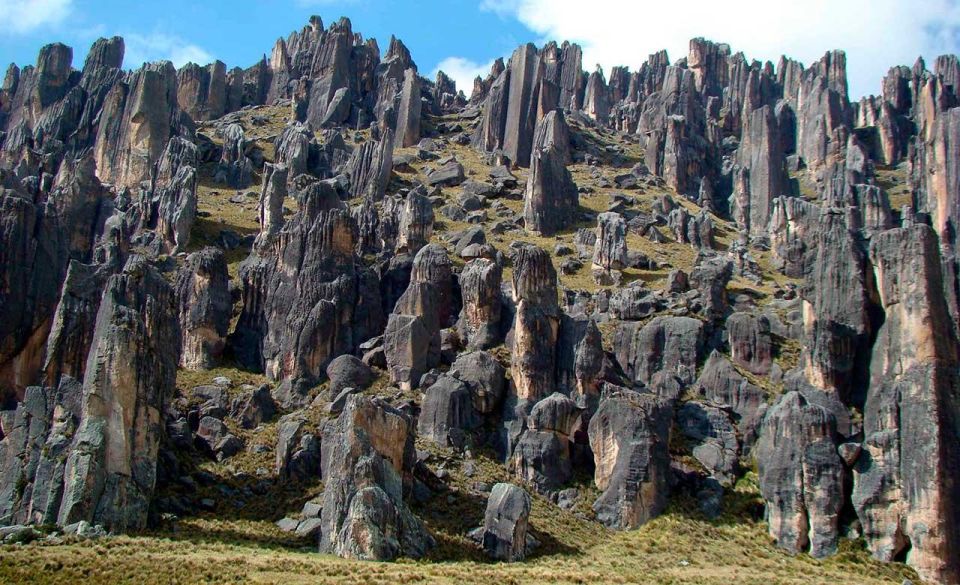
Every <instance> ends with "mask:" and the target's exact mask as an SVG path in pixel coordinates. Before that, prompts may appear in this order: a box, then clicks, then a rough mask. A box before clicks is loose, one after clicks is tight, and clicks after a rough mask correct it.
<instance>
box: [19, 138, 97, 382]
mask: <svg viewBox="0 0 960 585" xmlns="http://www.w3.org/2000/svg"><path fill="white" fill-rule="evenodd" d="M62 168H63V173H62V174H61V175H60V176H59V177H58V179H57V180H56V181H55V182H54V185H53V188H52V190H51V192H50V194H49V195H47V197H46V199H45V200H43V201H37V202H36V203H35V202H34V197H33V196H32V195H30V194H29V193H26V192H24V191H23V190H21V189H6V188H4V189H2V190H0V273H2V274H3V275H4V282H5V286H4V287H2V290H0V396H3V398H4V399H9V398H11V397H13V396H17V395H21V393H22V391H23V390H24V389H25V388H26V387H27V386H29V385H33V384H37V383H39V382H40V376H39V372H40V370H41V366H42V365H43V352H44V346H45V344H46V342H47V337H48V334H49V332H50V329H51V327H52V325H53V317H54V313H55V311H56V309H57V306H58V303H59V301H60V296H61V294H60V293H61V289H62V284H63V282H64V280H65V279H66V275H67V269H68V266H69V265H70V262H71V260H76V261H78V262H80V263H84V264H87V263H90V262H91V261H92V260H93V254H94V252H95V247H96V241H97V236H98V234H99V233H101V232H102V230H103V227H102V226H103V223H104V221H105V216H106V215H108V214H109V213H110V206H109V203H108V194H107V192H106V190H105V189H104V188H103V187H102V186H101V185H100V182H99V181H98V180H97V178H96V176H95V174H94V172H95V168H94V166H93V161H92V159H91V158H90V157H84V158H82V159H77V160H70V161H67V162H64V164H63V165H62ZM78 276H79V275H78ZM91 296H92V297H94V298H96V299H97V300H99V297H100V290H99V287H97V288H96V289H95V290H94V291H92V293H91ZM92 313H93V314H95V313H96V309H95V308H94V309H93V311H92ZM91 320H92V319H91ZM89 329H91V330H92V324H90V326H89ZM78 357H79V356H78ZM79 359H80V360H81V361H85V355H84V356H82V357H79Z"/></svg>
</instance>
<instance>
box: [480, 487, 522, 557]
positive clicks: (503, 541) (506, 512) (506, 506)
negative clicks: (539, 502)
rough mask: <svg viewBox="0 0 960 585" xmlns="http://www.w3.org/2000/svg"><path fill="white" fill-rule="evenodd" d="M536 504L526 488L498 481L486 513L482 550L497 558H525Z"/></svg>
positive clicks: (492, 491)
mask: <svg viewBox="0 0 960 585" xmlns="http://www.w3.org/2000/svg"><path fill="white" fill-rule="evenodd" d="M532 506H533V503H532V502H531V500H530V496H529V494H527V492H525V491H523V489H521V488H519V487H517V486H515V485H512V484H509V483H498V484H496V485H494V486H493V489H492V490H491V491H490V497H489V498H488V499H487V509H486V512H485V513H484V516H483V550H484V552H486V553H487V555H489V556H490V557H491V558H493V559H496V560H498V561H506V562H514V561H522V560H523V559H524V558H525V557H526V552H527V529H528V526H529V521H530V509H531V508H532Z"/></svg>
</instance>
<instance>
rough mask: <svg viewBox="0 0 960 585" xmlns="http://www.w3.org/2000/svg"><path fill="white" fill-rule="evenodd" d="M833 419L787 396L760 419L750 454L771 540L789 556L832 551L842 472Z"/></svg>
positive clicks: (818, 408) (812, 405) (804, 400)
mask: <svg viewBox="0 0 960 585" xmlns="http://www.w3.org/2000/svg"><path fill="white" fill-rule="evenodd" d="M837 437H838V435H837V421H836V419H835V418H834V416H833V414H832V413H831V412H830V411H829V410H828V409H826V408H824V407H822V406H820V405H818V404H815V403H813V402H810V401H808V400H807V398H805V397H804V396H803V395H801V394H800V393H799V392H790V393H788V394H786V395H785V396H783V397H782V398H781V399H780V401H779V402H777V404H776V405H774V406H773V407H772V408H771V409H770V410H769V412H768V413H767V416H766V417H765V419H764V421H763V427H762V428H761V430H760V438H759V440H758V441H757V446H756V449H755V454H756V458H757V466H758V470H759V474H760V491H761V493H762V494H763V499H764V500H765V501H766V502H767V522H768V523H769V529H770V536H771V537H773V538H774V539H775V540H776V541H777V544H778V545H779V546H780V547H782V548H785V549H787V550H789V551H791V552H795V553H799V552H805V551H809V552H810V554H811V555H812V556H815V557H823V556H827V555H830V554H833V553H834V552H836V549H837V540H838V538H839V526H838V521H839V516H840V510H841V508H842V507H843V497H844V496H843V485H844V476H845V473H846V472H845V469H844V466H843V461H842V460H841V459H840V456H839V455H838V454H837Z"/></svg>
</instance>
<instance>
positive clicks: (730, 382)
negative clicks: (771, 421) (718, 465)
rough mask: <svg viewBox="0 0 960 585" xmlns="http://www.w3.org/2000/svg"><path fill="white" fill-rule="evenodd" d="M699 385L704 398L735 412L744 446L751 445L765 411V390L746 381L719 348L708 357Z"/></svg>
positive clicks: (735, 419) (698, 380)
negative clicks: (718, 350)
mask: <svg viewBox="0 0 960 585" xmlns="http://www.w3.org/2000/svg"><path fill="white" fill-rule="evenodd" d="M696 386H697V388H698V390H699V392H700V394H702V395H703V397H704V398H706V399H707V400H709V401H710V402H712V403H713V404H717V405H720V406H723V407H729V408H730V409H731V410H732V411H733V413H734V415H735V418H734V422H735V423H736V424H737V428H738V429H739V431H740V438H741V439H742V442H743V445H744V446H745V447H748V446H750V445H752V444H753V442H754V440H755V439H756V436H757V432H758V430H759V427H760V422H761V421H762V420H763V415H764V414H765V413H766V395H765V394H764V392H763V390H761V389H760V388H758V387H757V386H754V385H753V384H751V383H750V382H749V381H747V379H746V378H744V377H743V376H742V375H740V373H739V372H737V370H736V369H735V368H734V367H733V364H731V363H730V360H728V359H726V358H725V357H724V356H723V355H721V354H720V353H719V352H717V351H714V352H713V353H711V354H710V357H709V358H707V361H706V363H705V364H704V365H703V370H702V371H701V372H700V377H699V378H698V379H697V383H696Z"/></svg>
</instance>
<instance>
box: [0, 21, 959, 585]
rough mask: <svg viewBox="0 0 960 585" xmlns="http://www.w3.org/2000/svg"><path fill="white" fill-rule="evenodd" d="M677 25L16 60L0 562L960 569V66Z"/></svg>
mask: <svg viewBox="0 0 960 585" xmlns="http://www.w3.org/2000/svg"><path fill="white" fill-rule="evenodd" d="M690 47H691V48H690V55H689V56H688V57H687V58H685V59H681V60H680V61H677V62H676V63H674V65H673V66H671V65H670V64H669V61H667V59H666V55H665V54H657V55H653V56H651V57H650V60H649V61H648V62H647V63H646V64H645V65H644V67H643V68H641V69H640V70H639V71H637V72H633V73H631V72H629V71H627V70H626V69H624V68H616V69H614V70H613V71H611V72H610V77H609V79H607V78H606V77H605V76H604V74H603V72H601V71H598V72H594V73H592V74H587V73H585V72H583V71H582V69H581V66H580V54H579V47H577V46H576V45H570V44H567V43H565V44H563V45H562V46H558V45H556V44H554V43H551V44H548V45H546V46H545V47H542V48H537V47H534V46H533V45H526V46H523V47H520V48H518V49H517V51H516V52H515V53H514V55H513V56H512V58H511V59H510V61H509V62H507V63H503V62H502V61H501V62H498V63H496V64H495V65H494V67H493V70H492V71H491V73H490V75H489V76H488V77H487V78H486V79H480V78H478V79H477V81H476V84H475V87H474V88H473V92H472V96H471V97H470V98H469V99H468V98H467V96H466V95H464V93H462V92H457V91H456V88H455V87H454V86H453V84H452V81H450V80H449V79H448V78H446V76H445V75H443V74H441V75H439V76H438V78H437V79H436V81H431V80H426V79H424V78H422V77H420V76H418V75H417V70H416V64H415V63H414V61H413V58H412V56H411V55H410V54H409V52H408V51H407V49H406V48H405V47H404V46H403V44H402V43H401V42H400V41H398V40H396V39H392V40H391V43H390V46H389V48H388V50H387V51H386V53H385V54H384V55H383V56H382V57H381V51H380V49H379V47H377V45H376V42H375V41H372V40H368V41H365V40H363V38H362V37H360V36H359V35H354V34H353V31H352V29H351V26H350V23H349V21H347V20H341V21H338V22H335V23H333V24H332V25H331V26H329V27H326V28H325V27H324V26H323V24H322V23H321V22H319V19H314V20H312V21H311V23H310V25H309V26H307V27H305V28H304V29H303V30H302V31H298V32H296V33H293V34H292V35H291V36H290V37H289V38H287V39H285V40H283V39H282V40H280V41H278V43H277V45H276V47H275V48H274V51H273V53H272V54H271V57H270V59H269V60H267V59H265V60H264V61H262V62H260V63H258V64H257V65H255V66H253V67H251V68H249V69H246V70H243V69H239V68H236V69H233V70H230V71H227V69H226V67H225V66H224V64H223V63H219V62H217V63H214V64H212V65H210V66H208V67H199V66H195V65H192V64H191V65H188V66H186V67H184V68H182V69H180V70H179V71H178V70H176V69H174V68H173V67H172V66H171V65H170V64H169V63H166V64H150V65H146V66H144V67H143V68H141V69H139V70H136V71H132V72H124V71H123V70H121V69H120V65H121V63H122V61H123V41H122V39H118V38H114V39H101V40H100V41H98V42H97V43H96V44H95V45H94V47H93V49H92V50H91V53H90V56H89V57H88V58H87V62H86V63H85V64H84V67H83V69H82V70H81V71H75V70H73V69H72V68H71V60H72V52H71V51H70V49H69V48H67V47H65V46H63V45H50V46H48V47H45V48H44V49H43V51H42V52H41V54H40V57H39V59H38V64H37V66H36V67H25V68H24V69H23V70H20V69H19V68H16V67H15V66H11V69H10V70H9V72H8V74H7V77H6V80H5V82H4V86H3V90H2V91H0V145H2V151H0V154H2V158H0V183H2V187H3V203H2V207H0V244H2V245H0V269H2V272H3V275H4V287H3V289H2V290H0V295H2V296H0V323H2V325H0V399H3V401H4V406H5V407H7V409H6V410H2V411H0V540H2V541H3V543H4V544H2V545H0V580H2V581H5V582H44V583H46V582H50V583H59V582H76V581H78V580H81V579H83V580H86V581H91V582H109V583H114V582H133V581H136V582H148V583H152V582H156V583H168V582H182V583H193V582H223V583H233V582H240V581H251V582H317V581H320V582H351V583H354V582H371V583H380V582H383V583H386V582H390V583H393V582H397V581H400V582H407V581H426V582H454V581H459V582H504V581H506V582H550V583H582V582H604V583H606V582H657V583H728V582H731V581H736V582H738V583H739V582H743V583H761V582H762V583H800V582H803V583H808V582H818V583H819V582H823V583H828V582H844V583H847V582H851V583H852V582H855V583H903V582H904V581H905V580H910V581H912V582H920V579H921V578H923V579H925V580H928V581H929V582H931V583H946V584H950V583H956V582H957V581H956V579H957V575H958V574H960V568H958V567H957V562H956V559H957V558H958V556H957V555H956V554H954V553H955V552H957V551H958V549H960V533H957V526H960V522H955V521H954V520H960V518H958V516H957V515H958V514H960V493H958V491H957V485H958V484H957V482H956V481H955V478H956V477H958V474H960V459H958V452H957V450H956V449H957V445H958V444H960V442H958V429H960V423H958V420H960V382H958V380H957V373H958V372H957V363H958V362H957V359H958V349H957V348H958V345H957V337H956V331H955V330H956V324H957V314H958V310H957V298H958V295H957V293H956V290H958V288H957V284H956V281H957V274H958V271H957V269H956V260H955V256H954V252H953V250H954V247H953V246H954V238H955V233H956V232H955V229H954V227H953V224H954V221H955V218H958V217H960V215H958V214H960V212H958V209H960V179H957V177H958V176H960V175H958V168H960V167H958V166H957V165H956V161H957V160H960V156H958V155H957V152H955V151H956V148H955V146H954V144H957V143H960V139H956V138H957V134H958V133H960V124H956V123H954V122H955V119H960V118H958V116H957V114H958V112H960V108H954V106H955V105H956V104H957V103H960V98H958V97H957V95H956V94H955V93H954V87H955V83H954V81H955V80H956V79H958V78H960V65H958V62H957V59H956V58H955V57H943V58H941V59H939V60H938V61H937V63H936V65H935V67H934V70H933V71H927V70H926V69H925V65H924V64H923V63H922V62H920V63H918V64H917V65H916V66H915V67H914V68H913V69H912V70H911V69H909V68H894V69H891V72H890V74H889V75H888V76H887V77H886V78H885V79H884V80H883V93H882V95H881V96H879V97H871V98H865V99H864V100H862V101H861V102H860V103H851V102H850V101H849V99H848V96H847V89H846V73H845V63H844V57H843V54H842V52H832V53H828V54H827V55H826V56H825V57H824V58H823V59H822V60H821V61H819V62H817V63H814V64H812V65H810V66H809V67H807V68H804V67H803V66H802V65H800V64H799V63H796V62H794V61H790V60H787V59H785V60H783V61H782V62H781V63H779V64H778V65H777V66H776V68H774V66H773V65H772V64H763V65H761V64H760V63H748V62H747V61H746V60H745V59H744V57H743V55H741V54H736V55H732V54H731V52H730V49H729V47H726V46H725V45H719V44H714V43H711V42H709V41H704V40H702V39H696V40H694V41H691V46H690ZM373 560H380V561H396V562H394V563H386V564H381V563H368V562H364V561H373ZM495 561H496V562H495Z"/></svg>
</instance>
